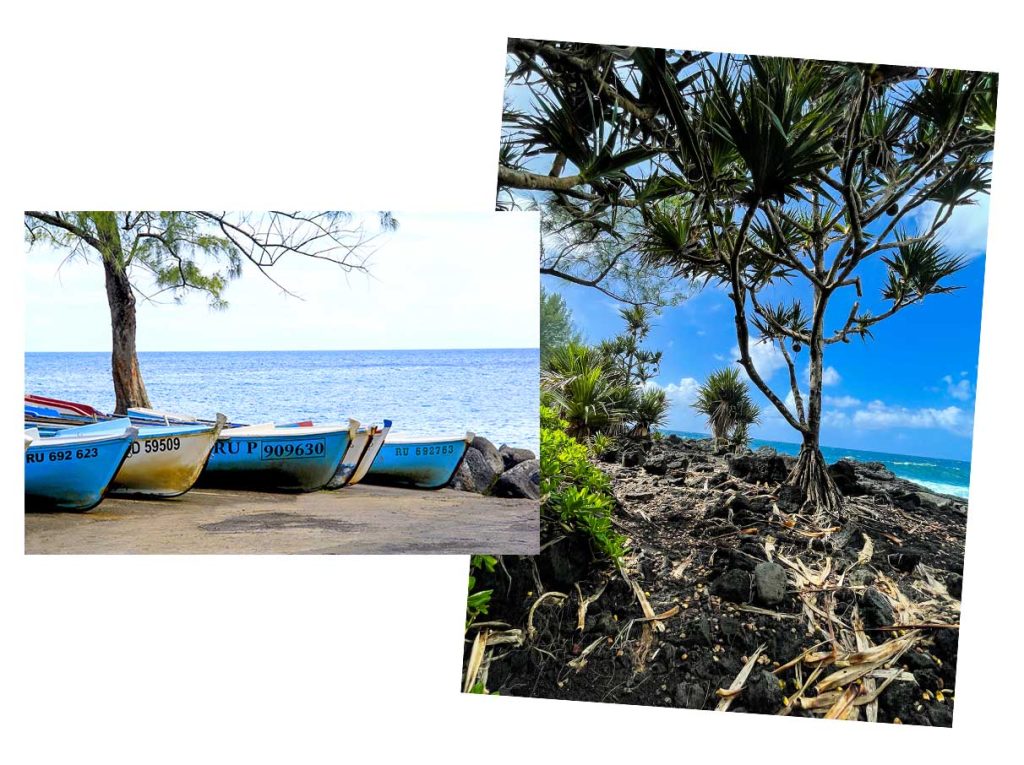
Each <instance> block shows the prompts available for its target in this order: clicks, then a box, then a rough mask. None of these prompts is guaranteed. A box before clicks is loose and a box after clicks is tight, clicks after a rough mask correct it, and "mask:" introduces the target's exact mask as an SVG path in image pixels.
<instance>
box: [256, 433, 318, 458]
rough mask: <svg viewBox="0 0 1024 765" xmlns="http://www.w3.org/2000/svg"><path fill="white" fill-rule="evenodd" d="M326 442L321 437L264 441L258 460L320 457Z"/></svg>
mask: <svg viewBox="0 0 1024 765" xmlns="http://www.w3.org/2000/svg"><path fill="white" fill-rule="evenodd" d="M326 451H327V443H326V442H325V441H324V439H322V438H316V439H311V440H308V441H292V440H288V441H264V442H263V443H262V444H261V445H260V460H301V459H308V458H310V457H322V456H323V455H324V453H325V452H326Z"/></svg>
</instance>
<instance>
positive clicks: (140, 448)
mask: <svg viewBox="0 0 1024 765" xmlns="http://www.w3.org/2000/svg"><path fill="white" fill-rule="evenodd" d="M180 448H181V439H180V438H178V437H177V436H174V437H173V438H146V439H144V440H142V441H132V448H131V449H129V450H128V456H129V458H130V457H134V456H135V455H136V454H156V453H158V452H176V451H178V450H179V449H180Z"/></svg>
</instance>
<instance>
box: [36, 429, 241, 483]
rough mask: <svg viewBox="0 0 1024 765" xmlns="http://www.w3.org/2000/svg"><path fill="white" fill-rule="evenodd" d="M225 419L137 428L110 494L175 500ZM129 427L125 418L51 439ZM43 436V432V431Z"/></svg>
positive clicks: (204, 457) (61, 432)
mask: <svg viewBox="0 0 1024 765" xmlns="http://www.w3.org/2000/svg"><path fill="white" fill-rule="evenodd" d="M225 422H227V418H225V417H224V415H222V414H218V415H217V419H216V420H215V421H214V424H213V425H171V426H167V427H164V426H157V425H138V426H136V427H137V429H138V436H137V437H136V439H135V443H133V444H132V446H131V449H129V451H128V457H127V459H125V461H124V464H123V465H121V469H120V470H118V471H117V475H116V476H114V480H113V481H112V482H111V484H110V488H109V490H108V493H109V494H116V495H138V496H147V497H176V496H178V495H180V494H184V493H185V492H186V491H188V490H189V489H191V488H192V486H193V485H195V482H196V481H197V480H198V478H199V475H200V474H201V473H202V472H203V468H204V467H205V466H206V461H207V459H208V458H209V456H210V452H211V451H212V450H213V447H214V444H215V443H216V442H217V436H219V435H220V432H221V430H222V429H223V427H224V424H225ZM131 425H132V422H131V420H129V419H128V418H127V417H123V418H118V419H113V420H106V421H103V422H97V423H94V424H92V425H83V426H80V427H71V428H65V429H60V430H53V431H52V434H53V435H51V436H50V437H53V436H71V435H92V434H98V433H116V432H120V431H123V430H124V429H125V428H126V427H129V426H131ZM44 437H46V436H45V431H44Z"/></svg>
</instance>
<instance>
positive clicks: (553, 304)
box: [540, 286, 581, 363]
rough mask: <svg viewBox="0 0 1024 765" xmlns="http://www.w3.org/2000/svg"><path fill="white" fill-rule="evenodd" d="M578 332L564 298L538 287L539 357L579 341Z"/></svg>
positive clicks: (542, 360)
mask: <svg viewBox="0 0 1024 765" xmlns="http://www.w3.org/2000/svg"><path fill="white" fill-rule="evenodd" d="M580 341H581V337H580V333H579V332H578V331H577V329H576V326H575V324H573V320H572V312H571V311H570V310H569V306H568V305H566V302H565V298H563V297H562V296H561V295H559V294H558V293H557V292H549V291H548V290H546V289H544V287H543V286H542V287H541V288H540V358H541V362H542V363H543V362H544V360H545V359H547V358H548V356H549V355H550V354H551V353H552V351H554V350H555V349H557V348H562V347H564V346H566V345H569V344H570V343H579V342H580Z"/></svg>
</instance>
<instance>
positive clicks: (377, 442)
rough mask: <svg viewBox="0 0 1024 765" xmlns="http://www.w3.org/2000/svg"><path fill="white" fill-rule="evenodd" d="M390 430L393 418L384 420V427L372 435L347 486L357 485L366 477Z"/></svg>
mask: <svg viewBox="0 0 1024 765" xmlns="http://www.w3.org/2000/svg"><path fill="white" fill-rule="evenodd" d="M390 430H391V420H384V427H383V428H379V429H378V430H377V432H375V433H374V434H373V435H372V436H370V443H369V445H367V447H366V451H365V452H363V456H362V458H361V459H360V460H359V464H358V465H356V469H355V471H354V472H353V473H352V477H351V478H349V479H348V483H347V484H345V485H346V486H355V485H356V484H357V483H359V482H360V481H362V480H363V479H364V478H366V474H367V473H368V472H370V467H371V466H372V465H373V461H374V460H375V459H376V458H377V455H378V454H379V453H380V448H381V447H382V446H383V445H384V442H385V441H386V439H387V436H388V431H390Z"/></svg>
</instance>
